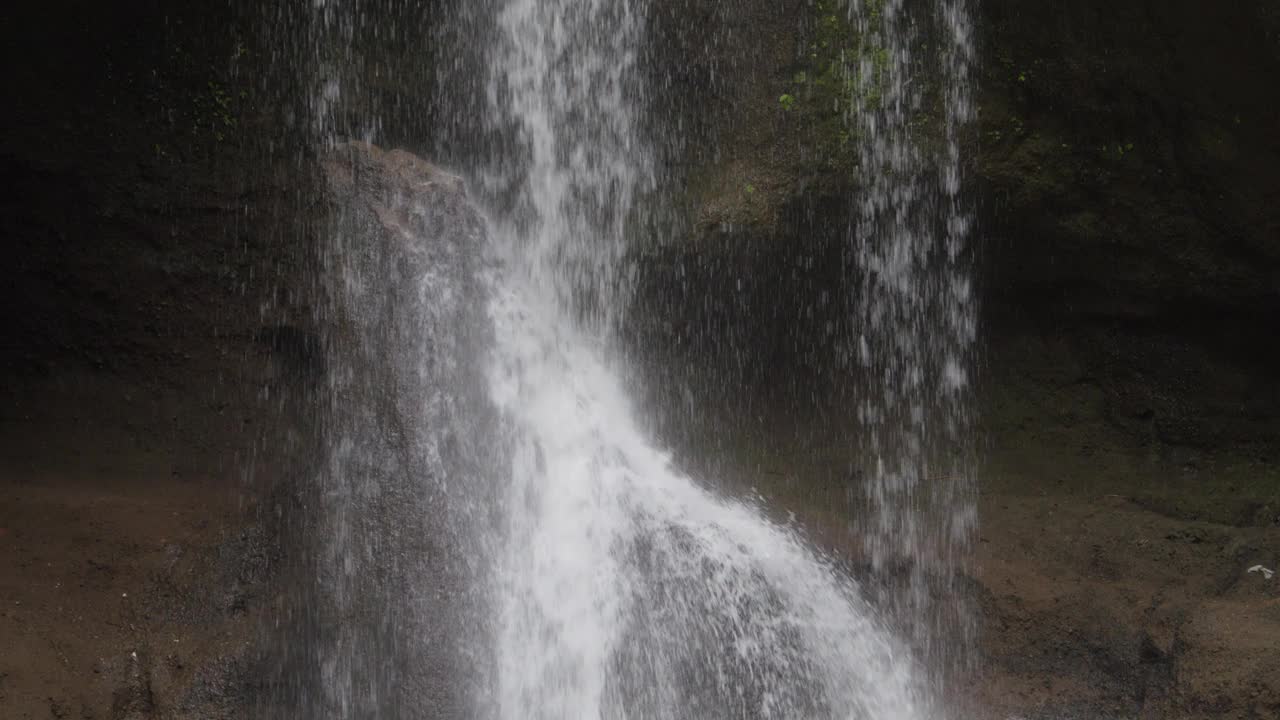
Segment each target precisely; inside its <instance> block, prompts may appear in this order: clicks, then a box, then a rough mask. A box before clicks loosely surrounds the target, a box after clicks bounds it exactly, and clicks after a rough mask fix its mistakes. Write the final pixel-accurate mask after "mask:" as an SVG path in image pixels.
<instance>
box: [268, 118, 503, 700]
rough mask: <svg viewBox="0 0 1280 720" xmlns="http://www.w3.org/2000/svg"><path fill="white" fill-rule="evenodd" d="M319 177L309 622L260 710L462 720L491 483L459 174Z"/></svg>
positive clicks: (333, 158)
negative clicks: (324, 219) (482, 511)
mask: <svg viewBox="0 0 1280 720" xmlns="http://www.w3.org/2000/svg"><path fill="white" fill-rule="evenodd" d="M323 171H324V174H325V180H326V184H327V188H328V190H327V197H328V198H329V201H330V209H329V212H330V215H331V220H330V222H329V223H328V227H327V228H326V231H325V237H324V238H323V239H322V241H321V244H320V245H321V247H320V250H321V252H320V254H321V262H320V265H321V267H322V270H321V273H322V277H321V280H322V283H321V284H322V286H323V287H324V288H327V292H328V293H329V296H328V297H327V299H326V301H325V303H324V307H325V310H324V311H322V313H321V314H322V316H323V321H322V327H323V328H324V329H325V331H324V336H325V350H326V361H325V365H326V368H327V377H328V386H327V388H326V389H325V390H324V391H323V393H322V398H321V402H320V403H319V412H320V414H321V416H322V417H321V419H320V421H319V423H318V426H319V427H321V428H322V439H321V441H320V443H319V447H320V457H319V461H318V462H317V463H316V466H315V468H314V471H313V475H314V476H313V479H312V481H311V482H310V483H309V484H308V485H307V486H305V487H303V488H302V489H301V492H302V494H303V497H304V500H303V504H302V507H301V508H299V514H309V515H310V516H311V517H312V518H313V519H311V520H309V521H308V522H309V525H308V526H307V527H305V528H304V529H302V531H301V532H299V533H297V535H296V536H295V537H294V538H293V539H292V542H294V543H296V546H297V547H296V549H297V550H298V551H299V552H300V555H301V557H305V558H306V560H305V561H304V563H303V566H302V567H300V568H297V569H298V571H299V572H298V577H299V578H302V580H301V582H300V583H299V584H298V585H297V586H296V587H294V588H293V592H294V593H295V597H294V600H293V602H292V603H291V605H292V607H294V608H296V609H305V610H304V612H303V616H302V617H296V618H295V621H296V624H294V625H293V626H291V627H289V628H288V629H287V631H286V633H285V637H284V638H283V639H282V640H281V642H282V647H284V648H291V647H296V642H297V639H298V638H301V639H303V641H304V646H303V647H302V648H298V649H297V650H296V651H295V652H294V655H293V656H292V657H287V660H286V662H285V663H283V664H282V665H281V667H280V668H279V673H280V675H279V683H278V685H277V691H276V693H275V697H274V698H271V703H272V704H271V706H270V709H269V710H267V711H265V714H266V715H269V716H273V717H275V716H284V715H288V716H291V717H300V718H301V717H408V716H413V715H417V714H420V713H421V712H422V711H423V709H429V712H428V714H430V715H432V716H435V717H458V716H461V714H462V712H463V711H462V708H463V707H465V704H466V701H467V700H469V697H468V695H469V693H470V692H471V691H472V685H471V683H473V682H477V681H478V680H479V678H480V676H481V673H482V671H483V669H482V668H480V667H478V666H475V665H473V664H469V663H468V661H465V660H462V659H461V658H463V657H467V656H468V654H467V652H466V650H467V644H468V643H474V642H479V641H480V638H481V631H480V629H479V627H478V623H479V621H480V618H481V617H482V613H483V602H481V601H480V599H479V596H480V595H481V593H482V591H483V588H484V579H483V576H482V575H479V574H477V573H478V572H479V571H478V570H477V568H478V567H480V566H481V565H482V563H481V562H480V558H479V555H478V553H477V552H475V548H474V547H473V545H472V544H470V539H471V538H472V537H474V533H476V532H478V531H479V530H480V526H481V525H482V524H483V518H481V517H479V511H478V510H477V508H478V507H479V505H478V502H479V501H478V500H476V498H484V497H486V494H485V493H484V492H483V490H482V483H483V482H484V481H487V480H488V479H490V478H493V477H497V475H496V473H495V471H494V470H492V469H491V468H489V467H488V465H487V463H488V462H489V456H488V454H487V453H486V450H487V447H488V446H487V445H486V440H485V439H486V438H489V437H492V435H491V434H489V433H491V432H492V430H491V429H490V428H488V427H487V426H486V422H487V421H488V419H489V418H488V410H487V408H488V407H489V405H488V400H487V390H486V388H487V386H486V385H485V383H484V378H483V375H482V369H483V367H484V363H483V362H482V360H481V358H482V357H483V355H484V353H485V350H486V348H487V340H488V337H489V327H488V318H487V316H486V314H485V307H486V302H485V293H484V290H483V287H482V284H481V282H480V277H479V273H480V269H481V254H482V251H483V240H484V229H483V224H482V222H481V220H480V218H479V216H478V215H477V213H476V211H475V210H474V208H472V206H471V205H470V204H469V202H468V201H467V198H466V195H465V192H464V189H463V186H462V182H461V181H460V180H459V179H458V178H456V177H452V176H450V175H447V174H445V173H443V172H441V171H440V170H438V169H436V168H434V167H432V166H431V165H430V164H428V163H426V162H424V161H422V160H420V159H419V158H416V157H414V156H412V155H410V154H408V153H406V152H402V151H393V152H384V151H382V150H380V149H378V148H376V147H374V146H372V145H367V144H362V143H351V144H346V145H341V146H338V147H336V148H334V149H333V150H332V151H331V152H330V153H329V154H328V155H327V156H326V157H325V158H324V160H323ZM303 508H306V510H304V509H303ZM307 578H312V580H311V581H308V580H307ZM470 656H471V657H475V654H474V653H473V654H471V655H470ZM273 712H274V713H277V715H272V713H273Z"/></svg>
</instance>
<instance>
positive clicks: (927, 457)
mask: <svg viewBox="0 0 1280 720" xmlns="http://www.w3.org/2000/svg"><path fill="white" fill-rule="evenodd" d="M966 5H967V3H966V0H930V2H916V3H910V2H907V1H906V0H860V1H859V2H855V3H854V4H853V6H852V15H851V17H852V18H853V20H854V24H855V27H856V28H857V30H858V35H859V37H861V38H862V40H863V44H862V48H863V49H862V52H861V53H860V56H859V57H858V58H857V60H856V62H855V63H854V65H853V67H851V68H850V72H851V74H852V76H853V78H854V79H855V82H854V87H855V92H854V101H855V102H854V103H853V105H852V113H851V117H850V119H851V121H852V123H853V129H854V130H855V132H856V133H857V135H858V137H859V138H860V139H861V142H860V147H859V157H860V163H859V165H860V170H859V172H860V178H861V181H862V183H863V187H862V188H861V190H860V192H859V195H858V213H857V215H856V222H855V225H854V227H852V228H851V232H850V235H851V240H852V245H853V247H854V248H855V250H856V257H857V263H856V265H857V267H858V268H859V269H860V271H861V274H862V277H861V279H860V280H861V282H860V283H859V287H860V288H861V291H860V293H859V295H858V296H857V297H856V302H855V305H854V308H855V313H856V315H857V316H858V317H859V318H860V323H859V329H860V336H859V337H858V338H857V341H856V348H855V349H854V350H853V353H854V354H855V355H856V357H857V363H858V364H859V365H860V366H861V367H862V368H863V370H862V372H863V373H864V374H865V375H866V376H867V377H868V378H869V382H868V384H867V387H868V388H869V391H868V392H866V393H865V395H864V396H863V397H862V398H861V401H860V402H859V403H858V409H857V411H858V417H859V420H860V421H861V423H862V427H863V433H862V437H861V438H860V451H861V454H862V457H863V468H864V469H863V472H862V477H863V478H865V481H866V492H867V494H868V496H869V498H870V500H871V507H872V516H871V518H870V521H869V522H868V523H867V524H866V526H865V527H864V528H863V533H862V534H863V536H864V538H865V541H866V542H865V545H866V547H867V549H868V552H869V555H870V558H871V561H872V563H873V565H874V567H875V568H876V569H877V570H878V571H880V572H881V573H886V572H890V573H894V572H902V571H903V570H904V569H905V572H906V574H907V575H909V577H908V579H907V580H906V587H905V589H904V590H900V591H898V592H896V593H895V594H892V595H891V596H890V604H892V605H893V606H894V609H895V610H896V611H897V612H898V613H899V614H900V615H902V616H903V624H904V625H905V626H906V627H908V628H910V629H911V632H912V635H913V636H914V637H915V638H916V640H917V643H918V645H920V646H921V647H922V648H923V652H924V654H925V655H926V657H928V658H929V659H930V660H931V661H932V662H931V665H932V666H933V669H934V670H946V669H950V668H947V667H945V666H948V665H952V666H954V665H957V664H962V663H963V662H964V660H965V653H964V651H963V650H964V648H965V647H966V646H967V645H968V640H969V635H970V634H971V633H972V623H971V622H970V621H969V618H968V616H967V614H966V612H965V610H964V608H963V607H962V606H960V604H959V601H958V600H957V597H958V593H956V592H955V587H953V583H954V578H955V571H956V569H957V567H958V565H959V563H960V562H961V561H962V558H963V553H964V550H965V548H966V546H967V543H968V540H969V536H970V534H971V533H972V531H973V528H974V522H975V510H974V506H973V499H972V482H971V474H972V471H973V468H972V464H973V458H972V455H973V441H972V434H973V433H972V427H971V419H970V417H969V408H970V402H969V397H968V392H969V382H970V377H969V376H970V372H971V363H972V354H973V353H972V345H973V342H974V337H975V333H976V330H975V324H976V314H975V306H974V299H973V287H972V272H971V269H970V264H969V262H970V260H969V258H970V253H971V250H970V248H969V247H968V240H969V234H970V231H971V226H972V224H973V220H972V215H971V212H970V210H969V208H968V207H967V206H966V205H965V202H964V195H963V192H962V190H963V187H962V173H963V165H962V162H961V154H960V145H961V136H960V134H961V132H962V130H963V128H964V127H965V126H966V125H967V124H968V123H969V121H970V120H971V118H972V115H973V109H972V107H971V103H970V98H969V66H970V62H971V60H972V56H973V40H972V29H971V27H970V25H969V15H968V11H967V7H966ZM935 598H941V601H937V600H935ZM940 678H941V674H939V679H940Z"/></svg>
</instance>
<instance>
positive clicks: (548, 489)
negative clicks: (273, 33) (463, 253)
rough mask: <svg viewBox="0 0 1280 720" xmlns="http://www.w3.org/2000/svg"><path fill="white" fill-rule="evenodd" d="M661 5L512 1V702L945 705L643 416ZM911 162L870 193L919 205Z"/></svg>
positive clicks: (829, 585) (504, 575)
mask: <svg viewBox="0 0 1280 720" xmlns="http://www.w3.org/2000/svg"><path fill="white" fill-rule="evenodd" d="M643 18H644V7H643V4H642V3H637V2H628V1H627V0H512V1H511V2H509V3H507V4H506V5H505V7H504V8H503V9H502V10H501V13H500V15H499V22H498V28H499V32H500V39H499V41H498V42H496V43H495V44H494V47H495V50H494V51H493V52H492V53H491V56H490V58H489V65H490V67H491V68H492V72H493V75H492V77H491V80H490V93H489V100H490V112H491V113H492V115H493V117H494V118H496V122H497V123H498V124H499V125H502V126H504V127H508V128H511V127H514V128H515V134H516V137H517V138H518V140H517V142H515V143H514V144H513V148H514V150H513V151H512V152H511V153H510V154H509V155H508V156H507V157H504V158H503V162H502V163H501V164H500V167H499V170H498V171H497V173H495V174H490V175H489V176H488V178H489V179H488V182H487V184H488V186H489V187H490V188H512V187H516V188H519V189H518V191H517V195H518V196H519V198H520V199H519V200H518V201H516V202H509V203H508V205H507V207H508V210H507V212H508V213H509V215H508V216H506V217H503V216H502V215H501V214H500V211H499V214H498V217H499V219H498V221H496V222H495V223H494V225H495V228H496V233H495V234H496V240H497V244H498V247H499V248H500V254H502V255H503V259H504V262H503V269H502V270H500V271H498V273H497V274H496V276H495V278H494V298H493V300H492V302H491V305H490V314H491V317H492V319H493V322H494V326H495V336H496V338H497V340H496V350H495V357H496V361H495V363H494V366H493V369H492V371H491V388H492V397H493V400H494V402H495V404H496V405H497V406H498V408H499V409H500V411H501V412H502V414H503V417H504V419H505V422H506V425H507V428H508V431H509V433H510V437H511V438H512V442H513V444H514V461H513V469H512V478H511V485H510V489H509V491H508V494H507V497H506V510H505V512H506V516H507V518H508V526H507V528H506V536H505V543H506V550H505V551H504V552H503V555H502V557H501V558H500V560H499V561H498V565H497V572H496V578H495V597H496V600H495V602H496V605H497V607H498V609H499V617H498V627H497V629H496V642H497V647H498V650H497V653H496V657H497V658H498V660H497V663H498V666H497V685H498V693H497V700H496V706H495V708H494V710H495V711H496V714H497V715H498V716H499V717H503V718H512V719H514V718H548V719H550V718H564V717H574V718H623V717H632V718H717V717H725V718H729V717H760V718H815V717H832V718H835V717H854V718H914V717H925V716H933V715H935V714H936V711H937V707H936V706H935V704H934V702H935V700H934V698H933V697H932V696H931V695H930V693H929V688H928V687H926V685H925V683H923V682H922V681H921V678H922V677H924V676H925V675H926V674H925V673H922V672H921V671H920V669H919V668H918V667H917V665H916V661H915V660H914V659H913V656H912V654H911V653H910V652H909V651H908V650H907V649H905V648H904V647H903V646H902V645H901V644H900V643H898V642H897V641H896V640H895V639H894V638H893V637H892V636H891V634H890V633H889V632H888V631H887V630H886V629H885V627H884V626H883V625H882V624H881V622H880V621H879V620H878V619H877V616H876V614H875V612H874V611H873V610H872V609H871V608H870V607H869V606H868V605H867V604H866V603H865V602H864V601H863V600H862V599H861V597H860V594H859V590H858V587H857V586H856V584H855V583H854V582H852V581H851V580H849V579H848V578H845V577H843V576H842V575H841V574H840V573H838V572H837V571H835V570H834V569H833V568H832V567H831V566H830V565H829V564H828V563H827V562H826V561H824V560H823V559H822V558H821V557H820V556H819V555H818V554H816V553H815V552H814V551H813V550H812V549H811V548H809V547H808V546H807V544H806V543H805V542H804V541H803V540H802V539H801V538H800V537H799V536H797V535H796V534H795V533H793V532H792V531H790V530H788V529H786V528H783V527H779V526H777V525H774V524H772V523H770V522H769V521H767V520H766V519H765V518H764V517H763V515H762V514H761V513H759V512H758V511H757V510H756V509H754V508H752V507H750V506H748V505H744V504H740V503H736V502H732V501H727V500H724V499H721V498H717V497H715V496H713V495H712V494H710V493H709V492H707V491H706V490H704V489H702V488H700V487H699V486H698V485H696V484H695V483H694V482H693V481H692V480H691V479H690V478H689V477H687V476H685V475H683V474H681V473H680V472H679V471H677V470H676V469H675V468H674V466H673V464H672V462H671V459H670V458H669V457H668V456H667V455H666V454H665V453H663V452H662V451H660V450H659V449H658V448H656V447H655V446H654V445H653V443H652V441H651V440H650V439H649V438H647V437H646V436H645V434H644V433H643V432H642V431H641V430H640V428H639V426H638V423H637V422H636V418H635V415H634V410H633V408H632V406H631V403H630V402H629V400H628V398H627V394H626V392H625V391H624V389H623V383H622V382H621V377H620V372H621V371H620V370H619V368H618V364H617V363H615V362H612V361H611V360H610V347H611V346H610V331H611V330H612V329H613V327H614V325H615V323H616V319H617V318H618V317H619V315H620V314H621V313H622V312H623V311H624V303H625V299H626V297H627V291H628V284H627V283H628V273H627V272H626V269H625V264H624V257H625V256H624V253H625V250H626V228H627V227H628V225H629V220H631V219H633V217H634V216H635V215H638V214H640V213H642V212H643V208H641V207H639V206H638V203H639V202H640V200H639V199H640V198H642V197H643V196H644V194H645V192H646V191H647V190H649V189H650V185H651V183H652V182H653V178H652V172H653V171H652V166H651V162H652V161H651V158H652V157H653V154H654V153H653V150H652V147H651V146H650V145H649V143H647V142H646V139H645V138H644V137H642V134H641V132H640V130H639V117H640V114H641V112H642V111H643V110H644V107H643V104H644V102H645V100H646V98H645V95H644V92H643V83H642V82H641V79H640V77H639V73H638V72H637V70H636V67H635V63H636V58H637V56H638V52H639V49H640V43H642V42H643V40H644V22H643ZM888 29H889V30H890V31H892V30H893V29H894V28H893V27H892V26H890V27H889V28H888ZM899 61H900V62H902V63H904V64H905V63H906V62H907V60H906V59H901V60H895V62H899ZM900 70H901V69H899V71H900ZM893 82H894V83H902V82H903V81H902V79H901V78H897V77H895V78H894V79H893ZM888 119H889V120H890V121H893V122H898V121H905V120H904V118H902V117H900V116H893V117H890V118H888ZM894 143H896V140H890V141H889V142H888V143H883V142H881V141H880V140H879V139H876V138H873V139H872V140H871V141H870V142H869V144H868V148H869V150H870V151H871V152H870V153H869V157H871V158H872V159H874V160H880V159H881V158H882V157H883V156H885V155H887V154H893V153H896V152H898V151H899V150H900V148H899V147H898V146H897V145H895V144H894ZM886 147H887V148H888V149H887V150H885V148H886ZM907 162H909V163H912V162H914V163H915V164H913V165H911V166H909V167H894V168H889V169H888V170H889V171H890V172H892V173H893V174H892V176H890V177H887V178H886V179H884V180H883V181H882V182H880V183H877V184H876V185H874V186H873V195H872V196H871V200H870V202H873V203H882V204H893V203H895V202H897V201H898V200H900V199H901V198H899V197H897V196H895V195H894V193H895V192H899V191H900V188H899V187H898V186H897V185H895V184H894V183H897V182H901V181H900V180H899V179H898V178H901V177H902V175H903V174H904V173H918V172H919V169H920V164H919V163H918V162H915V161H914V160H913V159H911V158H908V159H907ZM877 166H878V165H877ZM910 181H911V182H920V181H919V179H918V178H917V177H915V176H914V175H912V176H911V177H910ZM905 192H908V193H910V192H914V190H913V189H910V188H908V189H906V190H905ZM906 200H907V201H908V204H909V205H910V204H911V202H910V201H911V198H910V197H908V198H906ZM511 208H514V210H512V209H511ZM916 209H918V208H917V207H915V206H914V205H912V206H911V207H907V208H903V211H904V212H909V211H914V210H916ZM880 211H881V207H880V206H877V207H875V208H873V210H872V211H870V213H869V215H871V216H874V215H875V214H876V213H878V212H880ZM872 219H874V217H873V218H872ZM932 219H933V218H932V216H931V217H930V218H929V219H928V220H927V221H922V222H931V221H932ZM869 229H871V230H879V229H880V228H879V227H875V228H869ZM898 237H899V236H898V235H894V236H893V241H894V242H895V243H896V242H897V241H898ZM921 242H927V240H921ZM889 252H898V251H897V250H891V251H889ZM866 259H867V260H869V261H872V262H880V261H882V260H884V258H882V257H880V256H879V255H877V254H876V253H874V252H872V253H867V257H866ZM880 264H881V265H883V262H881V263H880ZM912 281H913V279H911V278H908V279H907V280H906V282H912ZM890 302H894V301H893V300H891V301H890ZM912 302H914V300H912ZM893 308H894V310H895V311H900V312H899V313H898V315H896V316H893V317H890V318H887V319H886V320H885V321H884V322H895V321H900V322H910V323H918V322H921V319H920V318H916V317H913V316H912V315H911V313H912V311H913V307H912V306H910V305H909V304H908V305H902V306H901V307H899V306H898V305H894V306H893ZM881 314H883V313H881ZM877 320H879V316H878V317H877ZM908 349H910V348H908ZM902 362H904V363H906V364H909V365H914V364H918V358H917V357H916V356H915V355H912V356H910V357H908V358H906V360H904V361H902ZM952 364H953V363H948V364H947V368H948V369H950V368H951V365H952ZM895 367H896V366H895ZM886 382H901V378H899V377H896V376H886ZM881 482H883V481H881ZM886 503H888V499H886ZM884 512H885V513H889V512H894V510H892V509H885V510H884ZM881 527H884V528H886V529H894V528H890V527H889V524H888V523H884V522H883V519H882V523H881V525H878V526H877V528H881ZM917 537H918V535H917V534H914V533H912V534H908V535H906V536H905V537H904V540H903V543H904V547H907V546H908V545H907V544H908V543H914V542H915V540H916V539H917Z"/></svg>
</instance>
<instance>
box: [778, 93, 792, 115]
mask: <svg viewBox="0 0 1280 720" xmlns="http://www.w3.org/2000/svg"><path fill="white" fill-rule="evenodd" d="M795 104H796V98H795V96H794V95H792V94H790V93H783V94H782V95H779V96H778V105H780V106H782V109H783V110H787V111H790V110H791V108H792V107H794V106H795Z"/></svg>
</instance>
